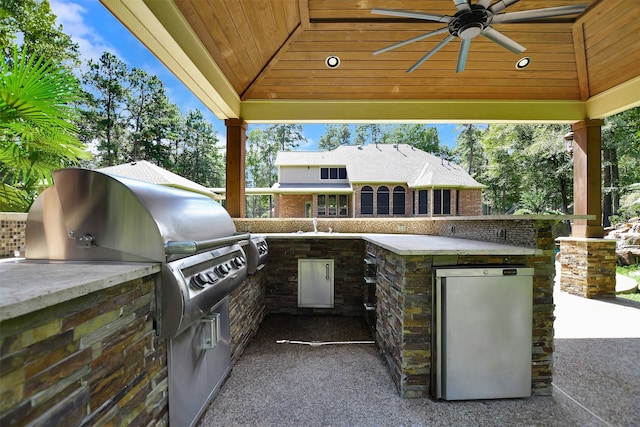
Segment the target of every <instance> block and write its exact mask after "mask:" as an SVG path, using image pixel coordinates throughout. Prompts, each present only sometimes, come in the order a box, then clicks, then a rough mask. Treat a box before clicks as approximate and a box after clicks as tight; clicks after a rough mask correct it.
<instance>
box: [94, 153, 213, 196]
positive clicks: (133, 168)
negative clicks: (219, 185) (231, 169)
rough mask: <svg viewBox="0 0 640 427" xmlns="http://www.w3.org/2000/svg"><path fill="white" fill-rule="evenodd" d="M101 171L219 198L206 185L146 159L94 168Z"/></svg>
mask: <svg viewBox="0 0 640 427" xmlns="http://www.w3.org/2000/svg"><path fill="white" fill-rule="evenodd" d="M96 170H99V171H101V172H107V173H111V174H114V175H119V176H124V177H125V178H131V179H137V180H138V181H145V182H150V183H152V184H161V185H166V186H167V187H174V188H179V189H182V190H187V191H193V192H195V193H200V194H203V195H205V196H208V197H211V198H212V199H216V198H219V196H217V195H216V194H215V193H214V192H212V191H211V190H209V189H208V188H207V187H205V186H203V185H200V184H198V183H197V182H193V181H191V180H188V179H187V178H184V177H182V176H180V175H177V174H175V173H173V172H170V171H168V170H166V169H163V168H161V167H160V166H156V165H154V164H153V163H149V162H148V161H146V160H138V161H136V162H130V163H123V164H121V165H115V166H107V167H104V168H99V169H96Z"/></svg>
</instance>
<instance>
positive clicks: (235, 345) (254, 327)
mask: <svg viewBox="0 0 640 427" xmlns="http://www.w3.org/2000/svg"><path fill="white" fill-rule="evenodd" d="M268 269H269V267H266V268H263V269H262V270H260V271H258V272H257V273H256V274H253V275H249V276H248V277H247V280H245V281H244V282H242V284H241V285H240V286H239V287H237V288H236V289H235V290H234V291H233V292H232V293H231V295H230V296H229V323H230V325H231V363H232V365H233V364H235V363H236V362H237V361H238V359H239V358H240V356H241V355H242V353H243V352H244V350H245V348H247V345H249V341H250V340H251V338H253V336H254V335H255V334H256V332H258V328H259V327H260V323H262V319H264V316H265V295H266V278H267V273H266V272H267V271H268Z"/></svg>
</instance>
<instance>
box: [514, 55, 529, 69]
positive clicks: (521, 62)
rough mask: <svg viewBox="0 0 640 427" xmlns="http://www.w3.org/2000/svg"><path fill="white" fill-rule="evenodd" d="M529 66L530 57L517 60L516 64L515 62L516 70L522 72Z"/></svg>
mask: <svg viewBox="0 0 640 427" xmlns="http://www.w3.org/2000/svg"><path fill="white" fill-rule="evenodd" d="M530 64H531V57H530V56H525V57H524V58H520V59H518V62H516V69H518V70H523V69H525V68H527V67H528V66H529V65H530Z"/></svg>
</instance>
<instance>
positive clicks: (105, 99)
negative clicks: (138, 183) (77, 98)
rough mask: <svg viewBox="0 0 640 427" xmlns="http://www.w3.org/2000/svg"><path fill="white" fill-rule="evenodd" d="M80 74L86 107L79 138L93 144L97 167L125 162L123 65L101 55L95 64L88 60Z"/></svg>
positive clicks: (126, 157) (125, 119)
mask: <svg viewBox="0 0 640 427" xmlns="http://www.w3.org/2000/svg"><path fill="white" fill-rule="evenodd" d="M88 66H89V70H88V71H87V72H86V73H84V75H83V83H84V84H85V85H86V86H88V91H87V96H86V99H87V101H86V102H87V107H88V108H86V109H84V110H83V131H82V135H83V137H84V138H86V139H85V142H86V143H89V142H92V143H95V142H97V149H98V151H99V152H100V156H99V158H98V164H99V165H101V166H113V165H116V164H119V163H123V162H125V161H128V160H129V158H128V155H127V153H128V151H129V150H128V149H127V144H126V131H127V117H126V114H124V109H125V106H124V101H125V99H126V97H127V89H126V84H127V80H126V79H127V75H128V69H127V65H126V64H125V63H124V62H122V61H120V60H119V59H118V58H116V56H115V55H113V54H111V53H108V52H105V53H103V54H102V56H101V57H100V59H99V60H98V61H93V60H90V61H89V63H88Z"/></svg>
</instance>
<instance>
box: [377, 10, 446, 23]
mask: <svg viewBox="0 0 640 427" xmlns="http://www.w3.org/2000/svg"><path fill="white" fill-rule="evenodd" d="M371 13H373V14H376V15H389V16H399V17H401V18H415V19H422V20H425V21H434V22H447V23H448V22H449V21H451V19H452V18H453V17H452V16H449V15H436V14H429V13H421V12H411V11H409V10H396V9H371Z"/></svg>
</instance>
